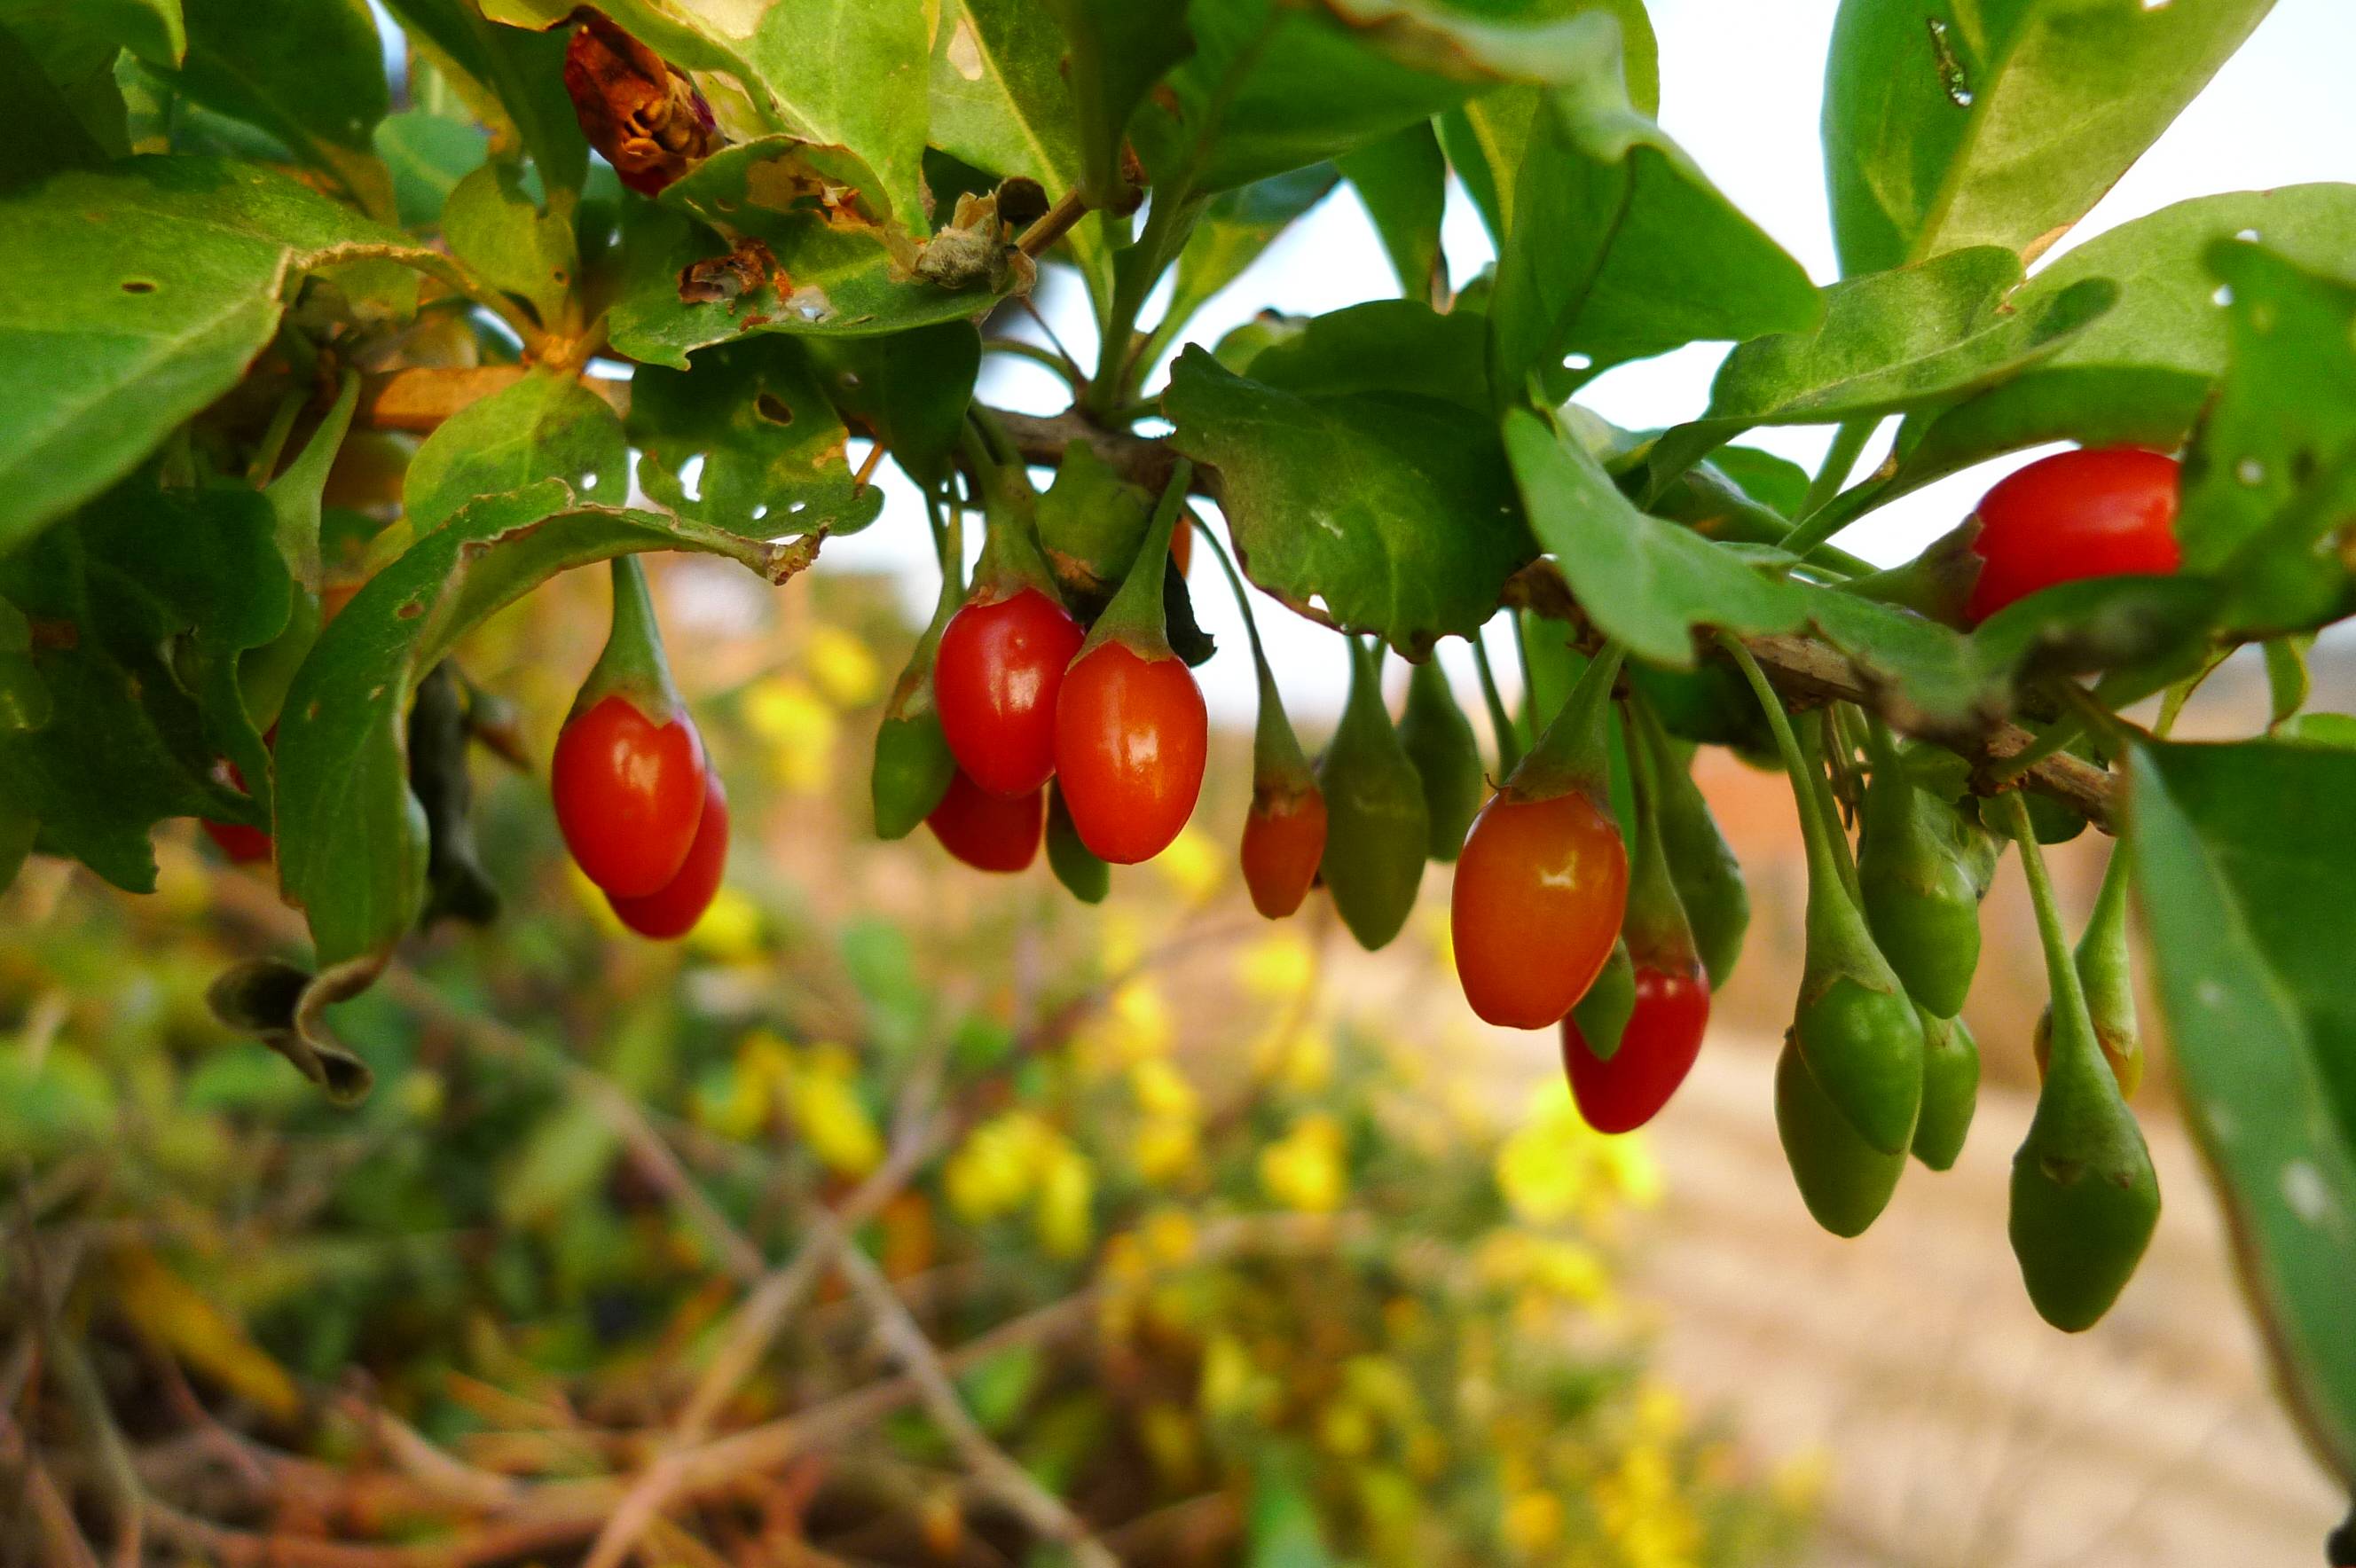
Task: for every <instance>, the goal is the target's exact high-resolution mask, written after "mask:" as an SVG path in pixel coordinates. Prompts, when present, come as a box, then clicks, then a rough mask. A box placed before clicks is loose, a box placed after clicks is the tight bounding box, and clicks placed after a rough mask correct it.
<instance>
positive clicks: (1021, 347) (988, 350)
mask: <svg viewBox="0 0 2356 1568" xmlns="http://www.w3.org/2000/svg"><path fill="white" fill-rule="evenodd" d="M981 348H982V352H983V353H985V354H1012V355H1013V356H1014V357H1016V358H1018V359H1029V360H1032V361H1033V362H1034V363H1036V364H1040V365H1044V366H1045V367H1046V368H1048V369H1050V370H1053V371H1054V372H1055V374H1056V375H1057V376H1058V377H1060V378H1062V379H1063V382H1064V384H1065V385H1066V386H1067V387H1069V388H1071V389H1073V391H1075V392H1077V391H1078V390H1079V389H1080V388H1082V387H1083V386H1085V385H1087V377H1086V376H1084V375H1082V374H1081V373H1080V368H1079V367H1078V366H1077V365H1075V364H1073V363H1072V361H1071V358H1070V357H1069V356H1067V355H1066V354H1064V353H1062V352H1060V351H1059V350H1056V349H1054V348H1050V347H1047V346H1046V345H1045V344H1044V343H1025V342H1023V339H1021V338H1019V337H985V338H983V339H982V340H981Z"/></svg>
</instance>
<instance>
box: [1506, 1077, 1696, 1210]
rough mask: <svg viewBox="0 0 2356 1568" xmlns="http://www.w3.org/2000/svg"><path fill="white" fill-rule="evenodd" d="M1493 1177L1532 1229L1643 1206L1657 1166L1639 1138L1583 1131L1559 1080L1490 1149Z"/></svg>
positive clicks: (1657, 1180) (1652, 1196)
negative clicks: (1614, 1206) (1617, 1206)
mask: <svg viewBox="0 0 2356 1568" xmlns="http://www.w3.org/2000/svg"><path fill="white" fill-rule="evenodd" d="M1496 1177H1497V1186H1498V1189H1499V1190H1501V1191H1502V1192H1504V1193H1505V1200H1506V1202H1508V1203H1509V1204H1511V1205H1512V1206H1513V1210H1514V1212H1515V1214H1517V1215H1519V1216H1520V1217H1521V1218H1522V1219H1524V1220H1527V1221H1533V1222H1537V1223H1547V1222H1552V1221H1561V1220H1568V1219H1569V1218H1571V1217H1572V1216H1574V1215H1576V1214H1579V1213H1581V1212H1583V1211H1586V1212H1592V1211H1597V1210H1601V1208H1603V1207H1605V1206H1606V1205H1608V1204H1611V1203H1615V1202H1618V1203H1631V1204H1635V1205H1639V1206H1649V1205H1651V1204H1653V1203H1655V1202H1657V1201H1659V1199H1660V1193H1661V1174H1660V1168H1659V1166H1657V1165H1656V1164H1655V1163H1654V1160H1653V1157H1652V1154H1651V1152H1650V1150H1649V1149H1648V1148H1647V1147H1646V1146H1645V1143H1644V1137H1643V1136H1642V1135H1641V1134H1637V1133H1628V1134H1623V1135H1621V1136H1607V1135H1605V1134H1602V1133H1599V1132H1597V1131H1596V1130H1595V1129H1594V1128H1592V1127H1590V1126H1589V1125H1587V1123H1586V1122H1585V1121H1583V1120H1581V1119H1580V1115H1579V1111H1578V1108H1577V1107H1576V1106H1575V1105H1573V1104H1571V1100H1570V1092H1569V1089H1568V1088H1567V1087H1566V1086H1565V1085H1564V1084H1563V1083H1561V1081H1560V1080H1555V1081H1553V1082H1550V1083H1548V1084H1547V1087H1546V1088H1545V1089H1544V1090H1543V1091H1541V1092H1540V1093H1538V1094H1537V1096H1536V1098H1535V1100H1534V1101H1533V1104H1532V1107H1531V1112H1530V1115H1529V1116H1528V1118H1527V1119H1526V1121H1525V1122H1524V1123H1523V1125H1521V1127H1520V1128H1519V1129H1518V1130H1516V1131H1515V1133H1514V1135H1513V1136H1511V1137H1508V1138H1507V1139H1506V1140H1505V1143H1504V1145H1503V1146H1502V1147H1499V1149H1498V1150H1497V1161H1496Z"/></svg>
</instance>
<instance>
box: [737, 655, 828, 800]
mask: <svg viewBox="0 0 2356 1568" xmlns="http://www.w3.org/2000/svg"><path fill="white" fill-rule="evenodd" d="M744 724H745V728H747V729H749V730H751V731H753V733H754V734H755V735H757V736H759V737H760V738H761V740H763V741H766V743H767V745H768V758H769V771H770V773H772V774H774V775H775V776H776V780H777V782H778V783H779V784H783V785H785V787H786V788H787V789H789V790H791V791H793V792H794V793H795V794H797V795H816V794H818V793H819V792H820V791H822V790H824V789H825V788H826V786H827V784H828V782H829V780H830V778H831V777H832V774H833V769H834V738H835V731H837V730H838V729H839V728H840V723H839V721H838V720H836V718H835V716H834V710H833V709H830V708H829V707H827V706H826V704H825V703H823V702H821V701H819V698H818V695H817V693H815V692H813V691H812V690H810V688H809V686H808V685H806V684H805V683H803V682H802V681H800V680H798V679H796V678H795V677H792V676H783V675H773V676H770V677H767V678H766V679H765V680H761V681H758V682H755V684H754V685H753V686H751V687H749V688H746V690H745V692H744Z"/></svg>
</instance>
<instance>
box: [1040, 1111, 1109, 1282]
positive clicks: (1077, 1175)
mask: <svg viewBox="0 0 2356 1568" xmlns="http://www.w3.org/2000/svg"><path fill="white" fill-rule="evenodd" d="M1041 1164H1042V1167H1043V1168H1042V1169H1041V1171H1040V1173H1039V1209H1038V1213H1037V1215H1036V1217H1035V1219H1034V1221H1033V1231H1034V1232H1035V1233H1036V1234H1037V1236H1038V1238H1039V1244H1040V1246H1042V1247H1044V1248H1045V1249H1046V1252H1047V1255H1048V1256H1050V1257H1057V1258H1076V1257H1078V1256H1079V1255H1080V1254H1081V1253H1085V1252H1087V1250H1088V1243H1090V1242H1091V1241H1093V1240H1095V1239H1096V1213H1095V1206H1096V1193H1097V1178H1096V1169H1095V1168H1094V1167H1092V1166H1091V1165H1089V1164H1088V1157H1087V1156H1086V1155H1084V1154H1082V1153H1081V1152H1080V1151H1079V1150H1078V1149H1076V1148H1075V1147H1072V1145H1071V1144H1070V1143H1069V1142H1067V1141H1066V1140H1065V1139H1064V1138H1063V1137H1061V1136H1057V1137H1056V1139H1055V1143H1054V1144H1053V1145H1052V1146H1051V1147H1049V1148H1048V1149H1047V1150H1046V1152H1045V1155H1044V1158H1043V1160H1042V1161H1041Z"/></svg>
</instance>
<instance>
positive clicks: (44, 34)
mask: <svg viewBox="0 0 2356 1568" xmlns="http://www.w3.org/2000/svg"><path fill="white" fill-rule="evenodd" d="M0 27H5V28H6V29H7V30H8V31H9V32H11V33H14V34H15V35H16V38H17V40H18V41H19V42H20V43H22V44H23V45H24V46H25V47H26V48H27V49H28V50H30V51H31V53H32V55H33V58H34V59H35V61H36V62H37V64H38V66H39V67H40V69H41V70H42V71H43V72H44V73H45V74H47V75H48V79H49V80H51V81H53V82H56V83H58V84H59V86H63V85H65V84H66V83H68V82H70V81H72V80H76V79H77V78H80V77H82V76H86V75H88V74H89V73H90V72H91V71H92V70H94V69H102V68H105V67H109V66H111V65H112V63H113V60H114V57H115V54H116V52H117V51H118V50H121V49H129V50H130V51H131V52H132V53H133V54H134V55H137V56H138V57H139V58H140V59H143V60H145V61H146V62H148V63H149V64H151V65H159V66H172V65H177V64H178V63H179V60H180V57H181V55H182V54H183V53H184V52H185V51H186V50H187V47H188V39H187V27H186V26H185V24H184V23H183V22H182V20H181V17H180V0H0Z"/></svg>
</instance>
